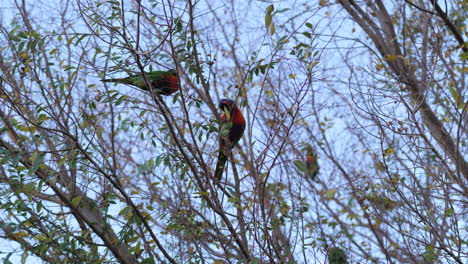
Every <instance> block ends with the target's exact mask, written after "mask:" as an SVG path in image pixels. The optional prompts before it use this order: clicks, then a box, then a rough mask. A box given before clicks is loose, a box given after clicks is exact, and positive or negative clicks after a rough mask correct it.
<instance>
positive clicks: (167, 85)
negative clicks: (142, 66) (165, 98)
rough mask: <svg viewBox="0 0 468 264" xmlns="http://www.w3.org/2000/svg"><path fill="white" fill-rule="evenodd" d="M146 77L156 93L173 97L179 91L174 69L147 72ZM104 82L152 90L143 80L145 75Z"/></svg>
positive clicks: (104, 80)
mask: <svg viewBox="0 0 468 264" xmlns="http://www.w3.org/2000/svg"><path fill="white" fill-rule="evenodd" d="M145 76H146V78H147V79H148V81H150V82H151V85H152V86H153V89H154V90H155V92H156V93H159V94H162V95H171V94H173V93H175V92H177V91H178V90H179V87H180V84H179V78H178V74H177V72H176V71H175V70H173V69H170V70H168V71H152V72H145ZM102 81H103V82H115V83H123V84H128V85H133V86H136V87H138V88H140V89H142V90H145V91H150V88H149V87H148V86H146V83H145V78H143V75H141V74H137V75H131V76H128V77H126V78H119V79H103V80H102Z"/></svg>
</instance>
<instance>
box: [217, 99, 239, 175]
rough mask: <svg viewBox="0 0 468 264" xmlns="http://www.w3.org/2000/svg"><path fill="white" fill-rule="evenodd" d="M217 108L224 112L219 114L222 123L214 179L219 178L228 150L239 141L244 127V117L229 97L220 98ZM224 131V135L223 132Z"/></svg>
mask: <svg viewBox="0 0 468 264" xmlns="http://www.w3.org/2000/svg"><path fill="white" fill-rule="evenodd" d="M218 106H219V108H221V109H222V110H223V112H224V114H223V115H222V116H221V121H222V125H221V128H220V130H219V131H220V140H219V154H218V162H217V163H216V170H215V174H214V175H215V179H217V180H218V181H219V180H221V177H222V175H223V171H224V166H225V165H226V161H227V159H228V156H229V152H230V151H231V150H232V149H233V148H234V146H235V145H236V144H237V142H239V140H240V138H241V137H242V134H244V129H245V119H244V116H243V115H242V113H241V111H240V109H239V108H238V107H237V106H236V104H235V103H234V101H232V100H230V99H222V100H221V101H219V105H218ZM224 131H226V132H227V133H226V135H223V134H224Z"/></svg>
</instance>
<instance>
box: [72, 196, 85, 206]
mask: <svg viewBox="0 0 468 264" xmlns="http://www.w3.org/2000/svg"><path fill="white" fill-rule="evenodd" d="M82 199H83V196H76V197H75V198H73V199H72V200H71V204H72V205H73V206H74V207H77V206H78V204H80V202H81V200H82Z"/></svg>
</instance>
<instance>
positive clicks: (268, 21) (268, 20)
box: [265, 13, 272, 28]
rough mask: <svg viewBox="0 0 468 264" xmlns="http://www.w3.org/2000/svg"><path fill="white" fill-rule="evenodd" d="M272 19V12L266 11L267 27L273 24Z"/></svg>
mask: <svg viewBox="0 0 468 264" xmlns="http://www.w3.org/2000/svg"><path fill="white" fill-rule="evenodd" d="M271 20H272V17H271V14H270V13H266V15H265V27H267V28H269V27H270V25H271Z"/></svg>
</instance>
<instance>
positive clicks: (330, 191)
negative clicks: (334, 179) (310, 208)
mask: <svg viewBox="0 0 468 264" xmlns="http://www.w3.org/2000/svg"><path fill="white" fill-rule="evenodd" d="M335 194H336V189H328V190H327V192H326V193H325V199H327V200H330V199H333V197H335Z"/></svg>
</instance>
